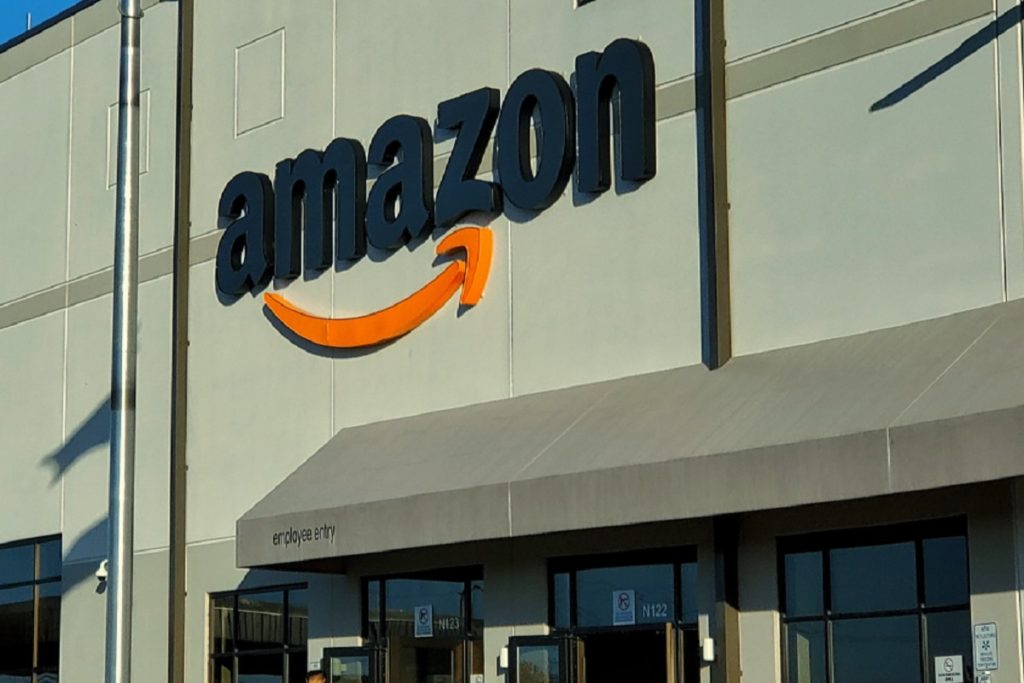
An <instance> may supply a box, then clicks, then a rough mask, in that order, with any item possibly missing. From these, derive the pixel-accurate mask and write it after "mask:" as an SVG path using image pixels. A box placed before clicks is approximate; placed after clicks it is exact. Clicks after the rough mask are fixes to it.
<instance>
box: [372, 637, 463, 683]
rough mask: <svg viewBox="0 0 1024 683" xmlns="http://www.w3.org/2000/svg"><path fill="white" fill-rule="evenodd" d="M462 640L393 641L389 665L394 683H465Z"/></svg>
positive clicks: (391, 641) (399, 638) (410, 639)
mask: <svg viewBox="0 0 1024 683" xmlns="http://www.w3.org/2000/svg"><path fill="white" fill-rule="evenodd" d="M465 647H466V643H465V641H462V640H451V639H445V638H427V639H415V638H407V637H401V636H400V637H397V638H391V639H390V640H389V641H388V666H389V667H390V668H389V671H390V673H391V677H390V680H391V681H401V683H462V681H464V680H465V674H464V669H465V664H464V662H465Z"/></svg>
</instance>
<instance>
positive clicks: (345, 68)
mask: <svg viewBox="0 0 1024 683" xmlns="http://www.w3.org/2000/svg"><path fill="white" fill-rule="evenodd" d="M337 4H338V13H337V56H336V60H337V61H336V65H335V66H336V69H337V77H336V78H337V81H336V86H337V90H336V100H335V102H336V106H337V114H336V118H335V123H336V134H337V135H338V136H344V137H349V138H355V139H357V140H360V141H362V142H363V144H364V145H365V146H367V147H368V146H369V143H370V139H371V138H372V136H373V133H374V132H375V131H376V130H377V127H378V126H379V125H380V124H382V123H384V121H385V120H387V119H389V118H390V117H392V116H395V115H396V114H415V115H417V116H422V117H424V118H425V119H426V120H427V121H429V122H430V123H431V124H433V122H434V119H435V118H436V116H437V105H438V103H439V102H442V101H444V100H447V99H449V98H452V97H456V96H458V95H461V94H463V93H466V92H470V91H472V90H477V89H478V88H483V87H492V88H498V89H499V90H501V91H502V92H504V91H505V90H506V86H507V83H508V74H507V62H508V8H507V6H506V3H505V2H502V1H500V0H449V1H447V2H435V3H411V4H410V3H404V4H399V3H389V2H384V3H382V2H367V1H366V0H362V1H360V0H339V2H338V3H337ZM327 142H329V139H325V140H324V141H323V144H326V143H327Z"/></svg>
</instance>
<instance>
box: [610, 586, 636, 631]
mask: <svg viewBox="0 0 1024 683" xmlns="http://www.w3.org/2000/svg"><path fill="white" fill-rule="evenodd" d="M635 624H636V591H631V590H629V591H612V626H633V625H635Z"/></svg>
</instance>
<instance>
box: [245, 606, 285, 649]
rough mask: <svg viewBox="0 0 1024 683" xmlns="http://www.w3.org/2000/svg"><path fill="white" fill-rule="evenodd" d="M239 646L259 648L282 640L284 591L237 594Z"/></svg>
mask: <svg viewBox="0 0 1024 683" xmlns="http://www.w3.org/2000/svg"><path fill="white" fill-rule="evenodd" d="M236 618H237V619H238V624H237V626H236V628H237V631H238V641H237V644H236V647H237V648H238V649H239V650H263V649H266V648H268V647H275V646H277V647H280V646H281V645H282V644H283V643H284V593H281V592H276V591H275V592H273V593H250V594H243V595H239V596H238V612H237V617H236Z"/></svg>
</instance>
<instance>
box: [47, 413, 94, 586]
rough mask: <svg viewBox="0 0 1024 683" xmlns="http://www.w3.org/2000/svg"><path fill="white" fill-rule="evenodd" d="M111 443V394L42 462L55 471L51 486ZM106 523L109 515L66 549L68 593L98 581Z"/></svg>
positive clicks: (65, 581) (65, 579) (65, 577)
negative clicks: (96, 575)
mask: <svg viewBox="0 0 1024 683" xmlns="http://www.w3.org/2000/svg"><path fill="white" fill-rule="evenodd" d="M109 443H110V395H109V394H108V395H107V396H106V397H104V398H103V400H102V401H100V402H99V405H97V406H96V408H95V409H93V411H92V413H90V414H89V417H88V418H86V420H85V422H83V423H82V424H81V425H79V427H78V429H76V430H75V431H74V433H73V434H72V435H71V436H70V438H68V440H67V442H66V443H65V444H64V445H63V446H62V447H60V448H58V449H56V450H54V451H53V452H51V453H49V454H48V455H46V456H45V457H44V458H43V460H42V466H43V467H46V468H48V469H50V470H51V471H52V475H51V477H50V485H51V486H55V485H57V484H59V483H60V481H61V478H62V477H63V476H64V475H65V474H66V473H67V472H68V471H69V470H70V469H71V468H72V467H74V466H75V464H76V463H78V462H79V461H80V460H82V458H84V457H85V456H86V455H88V454H89V453H90V452H92V451H94V450H96V449H98V448H99V447H100V446H104V445H106V444H109ZM100 452H102V451H100ZM107 519H108V517H107V515H104V516H103V518H102V519H100V520H98V521H97V522H96V523H95V524H93V525H92V526H91V527H89V528H88V529H86V530H85V531H84V532H83V533H82V534H80V535H79V536H78V538H76V539H75V541H74V542H73V543H72V544H71V545H70V546H69V547H65V548H64V558H65V563H66V564H65V568H64V580H63V583H64V592H65V593H67V592H69V591H70V590H71V589H72V588H75V587H76V586H78V585H79V584H81V583H82V582H84V581H86V580H90V579H91V580H93V581H96V578H95V572H96V566H98V564H99V562H100V560H101V559H102V558H103V557H105V556H106V554H107V550H106V549H107ZM90 560H95V561H96V566H94V565H93V563H92V562H89V561H90ZM96 584H97V585H96V592H97V593H102V592H103V590H104V587H105V585H106V584H105V583H101V582H99V581H97V582H96Z"/></svg>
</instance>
